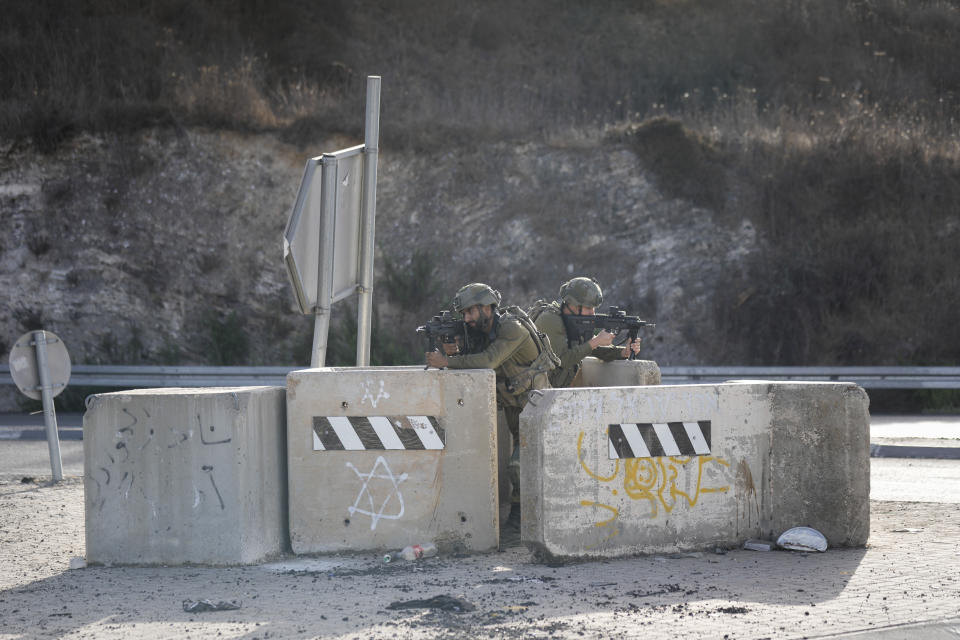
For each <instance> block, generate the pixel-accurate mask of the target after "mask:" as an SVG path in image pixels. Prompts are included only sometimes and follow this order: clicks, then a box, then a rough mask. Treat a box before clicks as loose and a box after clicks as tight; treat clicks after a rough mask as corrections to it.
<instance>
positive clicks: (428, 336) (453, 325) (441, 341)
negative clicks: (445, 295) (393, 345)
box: [417, 311, 467, 369]
mask: <svg viewBox="0 0 960 640" xmlns="http://www.w3.org/2000/svg"><path fill="white" fill-rule="evenodd" d="M466 332H467V325H466V323H464V321H463V320H460V319H459V318H457V317H456V316H455V315H454V314H453V312H452V311H441V312H440V315H438V316H433V318H431V319H430V321H429V322H427V324H424V325H421V326H419V327H417V333H418V334H419V335H420V336H421V337H422V338H423V339H424V344H425V345H426V349H427V351H434V350H439V351H440V352H441V353H445V351H444V350H443V345H445V344H453V343H456V342H457V338H460V344H461V345H463V343H464V341H465V339H466ZM428 368H429V365H428V366H427V367H424V369H428Z"/></svg>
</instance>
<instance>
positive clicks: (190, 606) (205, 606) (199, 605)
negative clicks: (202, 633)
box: [183, 600, 240, 613]
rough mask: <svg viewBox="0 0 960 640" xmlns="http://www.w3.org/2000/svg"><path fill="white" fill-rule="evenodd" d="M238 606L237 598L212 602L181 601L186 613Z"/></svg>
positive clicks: (229, 609) (223, 609) (227, 609)
mask: <svg viewBox="0 0 960 640" xmlns="http://www.w3.org/2000/svg"><path fill="white" fill-rule="evenodd" d="M239 608H240V601H239V600H231V601H230V602H227V601H226V600H221V601H220V602H214V601H213V600H184V601H183V610H184V611H186V612H187V613H202V612H204V611H232V610H233V609H239Z"/></svg>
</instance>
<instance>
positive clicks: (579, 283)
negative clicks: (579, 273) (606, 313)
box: [560, 277, 603, 308]
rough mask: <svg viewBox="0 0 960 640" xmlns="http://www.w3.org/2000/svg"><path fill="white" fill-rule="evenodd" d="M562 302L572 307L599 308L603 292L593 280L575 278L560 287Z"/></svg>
mask: <svg viewBox="0 0 960 640" xmlns="http://www.w3.org/2000/svg"><path fill="white" fill-rule="evenodd" d="M560 300H562V301H563V302H566V303H567V304H568V305H571V306H580V307H594V308H596V307H599V306H600V304H601V303H602V302H603V291H601V290H600V285H598V284H597V281H596V280H594V279H593V278H583V277H580V278H574V279H573V280H569V281H567V282H564V283H563V285H562V286H561V287H560Z"/></svg>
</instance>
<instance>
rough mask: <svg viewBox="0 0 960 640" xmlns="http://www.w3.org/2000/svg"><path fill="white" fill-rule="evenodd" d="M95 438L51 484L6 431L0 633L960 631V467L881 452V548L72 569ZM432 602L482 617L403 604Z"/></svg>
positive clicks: (950, 435)
mask: <svg viewBox="0 0 960 640" xmlns="http://www.w3.org/2000/svg"><path fill="white" fill-rule="evenodd" d="M933 422H943V421H942V420H938V421H933ZM41 424H42V417H41ZM958 424H960V421H958ZM918 425H922V426H920V427H918ZM67 426H69V424H68V425H67ZM876 427H881V428H882V429H884V431H880V432H873V436H874V437H872V438H871V440H872V441H874V442H875V443H880V444H882V445H883V446H900V444H901V442H902V440H903V439H904V436H906V437H909V438H914V437H915V436H917V435H918V433H920V432H923V431H924V430H925V429H929V430H928V431H926V433H928V434H931V435H934V436H936V437H934V438H926V439H925V440H927V441H928V443H929V441H931V440H937V441H941V442H938V443H937V444H938V445H939V446H947V447H948V448H951V447H952V448H955V447H957V446H958V444H957V439H956V438H955V437H954V433H955V431H953V430H952V429H953V427H950V426H949V425H946V426H944V425H939V426H938V425H935V424H931V421H929V420H914V421H906V422H904V421H900V422H885V423H881V424H877V423H876V421H875V424H874V428H876ZM898 429H908V430H907V431H902V430H900V431H898ZM936 429H945V430H944V431H937V430H936ZM872 431H873V430H872ZM82 447H83V443H82V442H81V441H76V440H74V441H64V442H62V443H61V449H62V459H63V467H64V474H65V476H66V480H65V481H64V482H62V483H59V484H57V485H51V484H49V483H48V482H47V480H48V479H49V475H50V466H49V460H48V458H47V445H46V443H45V442H43V441H40V440H9V439H8V440H0V640H21V639H25V638H41V637H42V638H49V637H64V638H78V639H79V638H96V639H97V640H110V639H113V638H116V639H120V638H123V639H124V640H127V639H128V638H145V639H146V638H150V639H154V638H183V637H187V636H191V637H198V638H199V637H221V638H243V639H246V640H253V639H254V638H257V639H261V638H315V637H324V638H328V637H329V638H340V639H342V640H347V639H350V640H361V639H363V640H369V639H371V638H374V639H383V640H392V639H394V638H398V639H399V638H408V639H411V640H420V639H422V638H423V639H426V638H431V639H432V638H445V639H453V638H457V639H459V638H464V639H466V638H476V637H497V638H508V639H513V638H517V639H519V638H577V639H580V638H620V637H643V638H645V640H661V639H662V640H675V639H676V638H684V639H688V638H703V639H708V638H709V639H714V638H716V639H720V638H728V639H729V640H733V639H737V640H762V639H764V638H766V639H770V638H795V639H800V638H849V639H855V640H913V639H915V638H924V639H928V638H929V639H932V640H940V639H941V638H942V639H947V638H950V639H953V640H956V638H957V637H960V605H958V603H960V506H958V505H957V503H958V502H960V499H958V498H957V496H960V460H930V459H916V458H913V459H901V458H873V459H872V460H871V481H872V488H871V498H872V500H871V534H870V541H869V543H868V545H867V547H866V548H864V549H830V550H828V551H827V553H824V554H802V553H792V552H768V553H761V552H751V551H744V550H733V551H729V552H727V553H725V554H722V555H718V554H713V553H707V554H701V555H699V556H696V557H683V556H681V557H676V558H672V557H663V556H654V557H638V558H623V559H619V560H612V561H604V562H584V563H579V564H576V565H567V566H557V567H551V566H544V565H541V564H537V563H536V562H534V561H533V560H532V558H531V556H530V554H529V552H527V551H526V550H525V549H523V548H522V547H521V546H518V545H515V544H514V545H508V547H507V548H506V549H505V550H504V551H503V552H502V553H494V554H480V555H476V556H466V557H437V558H431V559H429V560H427V561H424V562H423V563H421V564H417V565H413V564H409V563H392V564H391V565H382V564H380V563H379V562H378V561H377V559H376V558H371V557H369V555H358V556H321V557H292V556H291V557H286V558H283V559H282V560H280V561H278V562H274V563H268V564H264V565H258V566H253V567H227V568H210V567H141V568H125V567H89V568H85V569H76V570H71V569H69V567H70V566H71V561H73V562H78V561H79V559H80V558H81V557H82V556H83V554H84V549H85V546H84V531H83V522H84V513H83V487H82V482H81V480H80V476H81V475H82V472H83V458H82V456H83V448H82ZM30 478H32V479H33V480H30ZM24 479H26V481H24ZM80 564H82V562H81V563H80ZM434 596H450V597H453V598H459V599H462V600H463V601H466V602H468V603H470V605H471V606H475V607H476V610H474V611H470V612H465V613H458V612H451V611H443V610H436V609H394V608H391V603H408V604H409V603H410V602H411V601H414V600H423V599H426V598H431V597H434ZM201 598H209V599H211V600H213V601H219V600H238V601H239V602H240V603H241V608H240V609H237V610H235V611H221V612H209V613H201V614H190V613H186V612H184V611H183V608H182V601H183V600H184V599H194V600H196V599H201Z"/></svg>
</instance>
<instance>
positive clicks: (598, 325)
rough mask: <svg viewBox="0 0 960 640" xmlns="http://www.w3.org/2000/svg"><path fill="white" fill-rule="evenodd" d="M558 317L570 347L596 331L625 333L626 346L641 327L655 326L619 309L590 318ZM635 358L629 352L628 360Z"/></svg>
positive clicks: (611, 309) (611, 308)
mask: <svg viewBox="0 0 960 640" xmlns="http://www.w3.org/2000/svg"><path fill="white" fill-rule="evenodd" d="M560 317H561V318H563V324H564V326H565V327H566V329H567V343H568V344H569V345H570V346H573V345H575V344H582V343H584V342H586V341H588V340H590V338H592V337H593V336H594V334H596V333H597V332H598V331H608V332H610V333H620V332H621V331H626V332H627V336H628V338H629V339H628V341H627V345H629V344H630V343H631V342H633V341H634V340H636V339H637V334H638V333H640V329H641V328H642V327H655V326H657V325H655V324H653V323H652V322H647V321H646V320H641V319H640V318H638V317H637V316H628V315H627V312H626V311H624V310H623V309H621V308H619V307H610V313H608V314H606V315H604V314H602V313H597V314H594V315H592V316H580V315H572V314H562V315H561V316H560ZM635 357H636V354H635V353H633V352H631V353H630V359H631V360H633V359H634V358H635Z"/></svg>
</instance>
